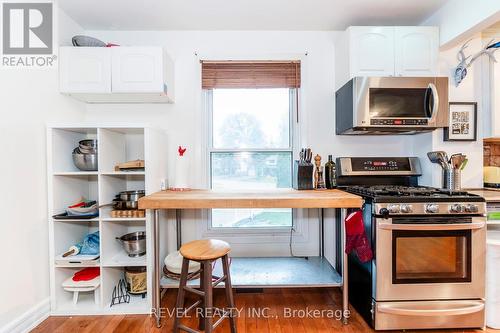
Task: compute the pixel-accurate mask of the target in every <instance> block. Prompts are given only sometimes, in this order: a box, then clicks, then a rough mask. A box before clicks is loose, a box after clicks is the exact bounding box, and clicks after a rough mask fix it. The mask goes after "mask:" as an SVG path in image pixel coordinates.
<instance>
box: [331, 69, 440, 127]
mask: <svg viewBox="0 0 500 333" xmlns="http://www.w3.org/2000/svg"><path fill="white" fill-rule="evenodd" d="M335 110H336V111H335V113H336V116H335V122H336V124H335V127H336V133H337V134H344V135H363V134H364V135H376V134H416V133H419V132H426V131H432V130H434V129H436V128H440V127H447V126H448V78H447V77H355V78H353V79H351V80H350V81H349V82H347V83H346V84H345V85H344V86H342V87H341V88H340V89H339V90H337V92H336V93H335Z"/></svg>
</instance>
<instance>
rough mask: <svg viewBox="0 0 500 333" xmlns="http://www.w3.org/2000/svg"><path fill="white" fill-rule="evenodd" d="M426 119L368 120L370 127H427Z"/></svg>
mask: <svg viewBox="0 0 500 333" xmlns="http://www.w3.org/2000/svg"><path fill="white" fill-rule="evenodd" d="M428 123H429V120H428V119H422V118H416V119H410V118H404V119H403V118H402V119H396V118H390V119H370V125H374V126H427V124H428Z"/></svg>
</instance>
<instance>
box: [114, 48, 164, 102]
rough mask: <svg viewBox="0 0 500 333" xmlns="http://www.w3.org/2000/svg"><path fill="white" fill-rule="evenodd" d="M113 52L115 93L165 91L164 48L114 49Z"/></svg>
mask: <svg viewBox="0 0 500 333" xmlns="http://www.w3.org/2000/svg"><path fill="white" fill-rule="evenodd" d="M111 51H112V52H111V53H112V62H111V63H112V70H111V71H112V78H113V82H112V90H113V92H115V93H116V92H118V93H127V92H162V91H163V89H164V87H163V86H164V80H163V72H164V66H163V50H162V48H160V47H114V48H112V49H111Z"/></svg>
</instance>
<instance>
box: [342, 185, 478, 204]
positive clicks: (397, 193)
mask: <svg viewBox="0 0 500 333" xmlns="http://www.w3.org/2000/svg"><path fill="white" fill-rule="evenodd" d="M344 190H346V191H347V192H350V193H353V194H357V195H360V196H362V197H364V198H368V199H372V200H374V201H376V202H396V201H397V202H432V201H449V202H480V201H484V199H483V198H481V197H480V196H478V195H475V194H472V193H468V192H466V191H449V190H445V189H438V188H434V187H428V186H398V185H374V186H362V185H359V186H357V185H354V186H347V187H345V188H344Z"/></svg>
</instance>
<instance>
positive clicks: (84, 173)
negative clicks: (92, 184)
mask: <svg viewBox="0 0 500 333" xmlns="http://www.w3.org/2000/svg"><path fill="white" fill-rule="evenodd" d="M97 174H98V172H97V171H66V172H54V173H53V175H54V176H96V175H97Z"/></svg>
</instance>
